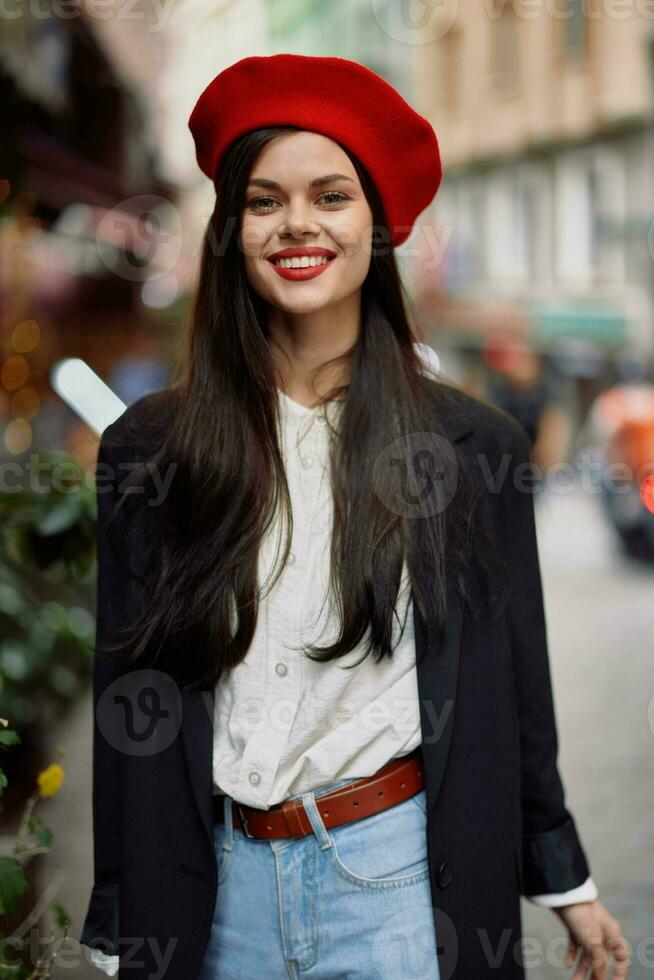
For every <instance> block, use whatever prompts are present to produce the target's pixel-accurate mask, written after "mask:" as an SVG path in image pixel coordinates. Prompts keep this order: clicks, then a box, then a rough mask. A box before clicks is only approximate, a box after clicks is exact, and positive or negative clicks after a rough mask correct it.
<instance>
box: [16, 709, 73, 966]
mask: <svg viewBox="0 0 654 980" xmlns="http://www.w3.org/2000/svg"><path fill="white" fill-rule="evenodd" d="M0 725H4V726H5V727H4V728H0V736H2V737H1V738H0V747H1V748H3V749H7V748H9V747H10V746H15V745H18V744H20V737H19V736H18V734H17V733H16V732H15V731H12V730H11V729H10V728H8V727H6V726H7V725H8V722H7V719H6V718H0ZM3 776H4V774H3ZM63 776H64V773H63V769H62V767H61V766H60V764H59V763H54V764H53V765H51V766H49V767H48V769H46V770H44V771H43V772H42V773H40V774H39V780H38V781H39V784H40V786H39V788H37V789H35V790H34V792H33V793H32V794H31V796H30V797H29V799H28V800H27V802H26V804H25V808H24V811H23V815H22V818H21V821H20V825H19V828H18V831H17V833H16V840H15V842H14V847H13V853H12V854H11V855H2V856H0V978H2V980H5V978H12V980H47V978H48V977H49V976H50V974H51V967H52V965H53V963H54V961H55V959H56V956H57V952H58V950H59V949H60V948H61V946H62V945H63V943H64V942H65V941H66V939H67V937H68V926H69V925H70V922H71V919H70V917H69V915H68V913H67V912H66V910H65V909H64V907H63V906H62V905H61V903H60V902H56V901H51V902H49V903H48V907H49V908H50V910H51V912H52V915H53V918H54V921H55V925H56V927H57V928H59V929H62V930H63V934H62V935H59V936H57V935H56V934H55V933H53V931H52V930H50V931H49V933H48V936H47V940H46V952H45V953H44V954H43V955H42V956H39V958H38V962H37V963H36V964H34V969H33V970H31V971H30V970H29V969H28V968H27V967H26V966H24V965H23V963H21V962H20V961H18V960H17V959H16V957H15V956H14V953H15V951H16V950H19V949H20V948H21V937H20V936H18V935H16V936H6V935H3V932H4V928H3V927H4V923H3V919H6V917H7V916H9V915H11V913H12V912H14V911H15V910H16V909H17V908H18V907H19V904H20V901H21V899H22V898H23V897H24V895H25V894H26V893H27V891H28V889H29V878H28V876H27V871H26V867H27V865H28V864H29V861H30V860H31V859H32V858H33V857H34V856H35V855H36V854H44V853H46V852H47V851H49V849H50V845H51V844H52V841H53V834H52V831H51V830H50V828H49V827H46V826H45V824H44V823H43V821H42V820H41V818H40V817H39V816H37V815H36V814H35V813H34V809H35V807H36V806H37V804H38V803H39V801H40V800H41V799H42V798H43V797H44V796H53V795H54V793H56V792H58V789H59V787H60V785H61V782H62V780H63ZM44 777H45V779H44ZM4 786H6V779H5V780H4ZM4 786H3V789H4ZM0 795H2V790H0ZM35 921H36V922H37V924H38V919H35ZM48 944H49V948H48Z"/></svg>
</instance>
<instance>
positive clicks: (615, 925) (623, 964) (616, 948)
mask: <svg viewBox="0 0 654 980" xmlns="http://www.w3.org/2000/svg"><path fill="white" fill-rule="evenodd" d="M552 911H553V912H556V913H557V915H558V916H559V918H560V919H562V921H563V922H564V924H565V926H566V928H567V930H568V933H569V935H570V943H569V946H568V952H567V953H566V957H565V965H566V966H573V965H574V962H575V960H576V958H577V955H578V953H579V952H580V951H581V954H582V956H581V960H580V961H579V965H578V966H577V969H576V970H575V973H574V975H573V977H572V978H571V980H586V977H587V974H588V971H589V970H590V971H591V973H590V976H589V978H588V980H608V976H609V958H608V957H609V955H612V956H613V958H614V959H615V973H614V974H613V980H623V978H624V977H626V976H627V971H628V970H629V966H630V964H631V957H630V955H629V949H628V946H627V940H626V939H625V938H624V936H623V935H622V933H621V929H620V923H619V922H618V921H617V919H614V918H613V916H612V915H611V914H610V913H609V911H608V909H606V908H605V907H604V906H603V905H602V903H601V902H598V901H595V902H577V903H576V904H574V905H561V906H559V907H558V908H554V909H552Z"/></svg>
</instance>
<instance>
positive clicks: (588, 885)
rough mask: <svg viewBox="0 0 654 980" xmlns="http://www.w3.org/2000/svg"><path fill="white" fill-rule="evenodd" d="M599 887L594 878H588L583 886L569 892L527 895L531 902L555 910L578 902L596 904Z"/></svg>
mask: <svg viewBox="0 0 654 980" xmlns="http://www.w3.org/2000/svg"><path fill="white" fill-rule="evenodd" d="M598 894H599V893H598V891H597V885H596V884H595V882H594V881H593V879H592V878H590V877H589V878H586V881H585V882H584V883H583V885H579V887H578V888H572V889H571V890H570V891H567V892H553V893H552V894H549V895H525V898H526V899H527V901H529V902H533V903H534V905H541V906H542V907H543V908H548V909H555V908H560V907H561V906H562V905H576V904H577V903H578V902H594V901H595V899H596V898H597V896H598Z"/></svg>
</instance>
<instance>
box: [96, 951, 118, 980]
mask: <svg viewBox="0 0 654 980" xmlns="http://www.w3.org/2000/svg"><path fill="white" fill-rule="evenodd" d="M91 962H92V963H93V965H94V966H97V967H98V969H99V970H104V972H105V973H108V974H109V976H110V977H115V976H116V974H117V973H118V966H119V964H120V957H119V956H109V955H108V954H107V953H103V952H102V950H101V949H93V948H91Z"/></svg>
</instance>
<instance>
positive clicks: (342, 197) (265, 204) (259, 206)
mask: <svg viewBox="0 0 654 980" xmlns="http://www.w3.org/2000/svg"><path fill="white" fill-rule="evenodd" d="M317 200H318V201H323V202H324V203H326V204H328V205H332V204H342V203H343V202H344V201H349V200H350V198H349V197H348V195H347V194H344V193H343V192H342V191H324V193H322V194H320V196H319V197H318V198H317ZM278 203H279V202H278V201H277V200H276V198H274V197H253V198H252V199H251V200H249V201H248V202H247V205H246V206H247V207H248V208H251V209H252V210H253V211H267V210H270V209H271V208H272V207H274V205H275V204H278Z"/></svg>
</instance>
